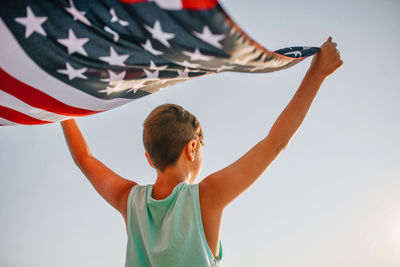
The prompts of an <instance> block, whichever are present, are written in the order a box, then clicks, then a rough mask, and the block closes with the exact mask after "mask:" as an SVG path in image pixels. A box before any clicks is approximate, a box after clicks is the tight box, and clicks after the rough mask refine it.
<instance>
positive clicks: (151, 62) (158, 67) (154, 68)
mask: <svg viewBox="0 0 400 267" xmlns="http://www.w3.org/2000/svg"><path fill="white" fill-rule="evenodd" d="M167 67H168V66H167V65H164V66H157V65H156V64H154V62H153V60H150V67H149V68H150V69H151V70H165V69H166V68H167Z"/></svg>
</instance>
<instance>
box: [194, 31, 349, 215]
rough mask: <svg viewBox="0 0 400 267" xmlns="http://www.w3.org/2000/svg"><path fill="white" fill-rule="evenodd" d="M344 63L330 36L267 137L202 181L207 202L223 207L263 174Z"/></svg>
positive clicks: (202, 190)
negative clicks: (318, 94) (325, 81)
mask: <svg viewBox="0 0 400 267" xmlns="http://www.w3.org/2000/svg"><path fill="white" fill-rule="evenodd" d="M342 64H343V62H342V60H341V59H340V55H339V52H338V51H337V50H336V44H335V43H333V42H332V39H331V37H330V38H329V39H328V41H327V42H325V43H324V44H323V45H322V47H321V50H320V52H319V53H318V54H317V55H315V56H314V58H313V60H312V63H311V66H310V68H309V70H308V71H307V73H306V75H305V77H304V79H303V81H302V83H301V85H300V87H299V89H298V90H297V92H296V93H295V95H294V96H293V98H292V99H291V101H290V102H289V104H288V105H287V107H286V108H285V109H284V110H283V112H282V113H281V114H280V116H279V117H278V119H277V120H276V122H275V123H274V125H273V126H272V128H271V130H270V132H269V133H268V135H267V137H266V138H264V139H263V140H261V141H260V142H259V143H258V144H257V145H255V146H254V147H253V148H252V149H251V150H250V151H248V152H247V153H246V154H244V155H243V156H242V157H241V158H240V159H238V160H237V161H236V162H234V163H233V164H231V165H229V166H228V167H226V168H224V169H222V170H220V171H218V172H216V173H213V174H211V175H209V176H208V177H206V178H205V179H203V180H202V181H201V182H200V185H199V186H200V193H201V195H202V196H204V197H205V198H207V201H205V203H209V205H210V206H213V207H214V208H216V209H219V210H223V209H224V208H225V207H226V205H228V204H229V203H230V202H231V201H232V200H233V199H235V198H236V197H237V196H238V195H240V194H241V193H242V192H243V191H245V190H246V189H247V188H248V187H249V186H250V185H251V184H253V183H254V181H256V180H257V178H258V177H260V176H261V174H262V173H263V172H264V171H265V170H266V169H267V168H268V166H269V165H270V164H271V163H272V162H273V160H274V159H275V158H276V157H277V156H278V155H279V153H280V152H281V151H282V150H283V149H284V148H285V147H286V146H287V144H288V143H289V141H290V139H291V138H292V137H293V135H294V134H295V133H296V131H297V130H298V128H299V127H300V125H301V123H302V122H303V120H304V118H305V116H306V114H307V112H308V110H309V108H310V106H311V104H312V102H313V100H314V97H315V95H316V94H317V92H318V90H319V88H320V86H321V84H322V82H323V81H324V79H325V78H326V77H327V76H328V75H330V74H331V73H333V72H334V71H335V70H336V69H337V68H339V67H340V66H341V65H342ZM203 193H204V194H203Z"/></svg>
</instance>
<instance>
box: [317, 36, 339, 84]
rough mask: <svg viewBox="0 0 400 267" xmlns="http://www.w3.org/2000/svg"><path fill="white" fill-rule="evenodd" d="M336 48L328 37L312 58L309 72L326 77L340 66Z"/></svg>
mask: <svg viewBox="0 0 400 267" xmlns="http://www.w3.org/2000/svg"><path fill="white" fill-rule="evenodd" d="M336 46H337V44H336V43H334V42H332V37H329V38H328V40H327V41H326V42H325V43H324V44H323V45H322V46H321V49H320V51H319V52H318V53H317V54H316V55H315V56H314V58H313V60H312V62H311V66H310V70H311V71H313V72H316V73H318V74H321V75H323V76H324V77H326V76H329V75H330V74H332V73H333V72H335V70H337V69H338V68H339V67H340V66H342V65H343V61H342V59H341V58H340V53H339V51H338V50H337V49H336Z"/></svg>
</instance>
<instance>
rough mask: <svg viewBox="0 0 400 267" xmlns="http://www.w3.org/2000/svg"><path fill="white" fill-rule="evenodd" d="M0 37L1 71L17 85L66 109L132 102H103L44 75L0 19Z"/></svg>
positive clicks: (128, 100) (103, 108)
mask: <svg viewBox="0 0 400 267" xmlns="http://www.w3.org/2000/svg"><path fill="white" fill-rule="evenodd" d="M0 34H1V45H0V64H1V68H3V69H4V70H5V71H6V72H7V73H9V74H10V75H11V76H13V77H14V78H16V79H18V80H20V81H21V82H23V83H26V84H29V85H30V86H32V87H34V88H37V89H39V90H41V91H43V92H44V93H46V94H48V95H50V96H52V97H54V98H56V99H58V100H59V101H61V102H63V103H65V104H67V105H70V106H73V107H78V108H83V109H89V110H93V111H103V110H107V109H111V108H114V107H117V106H120V105H123V104H126V103H128V102H131V101H132V100H133V99H123V98H116V99H111V100H105V99H100V98H97V97H94V96H92V95H89V94H87V93H85V92H82V91H80V90H77V89H75V88H73V87H71V86H69V85H68V84H65V83H63V82H61V81H59V80H57V79H56V78H54V77H53V76H51V75H49V74H47V73H46V72H45V71H43V70H42V69H41V68H40V67H39V66H38V65H36V64H35V63H34V62H33V61H32V59H31V58H30V57H29V56H28V55H27V54H26V53H25V52H24V50H23V49H22V48H21V47H20V46H19V44H18V42H17V41H16V39H15V38H14V36H13V35H12V34H11V32H10V31H9V30H8V28H7V26H6V25H5V24H4V22H3V19H0ZM42 38H46V37H42Z"/></svg>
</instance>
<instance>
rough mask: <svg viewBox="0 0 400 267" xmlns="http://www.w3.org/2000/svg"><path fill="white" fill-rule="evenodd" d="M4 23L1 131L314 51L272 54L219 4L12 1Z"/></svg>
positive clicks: (287, 62) (264, 67) (280, 64)
mask: <svg viewBox="0 0 400 267" xmlns="http://www.w3.org/2000/svg"><path fill="white" fill-rule="evenodd" d="M0 14H1V21H0V36H1V40H2V44H1V46H0V64H1V69H0V125H20V124H25V125H34V124H45V123H51V122H56V121H60V120H64V119H67V118H70V117H76V116H86V115H90V114H95V113H99V112H103V111H106V110H109V109H112V108H114V107H117V106H120V105H123V104H125V103H128V102H131V101H133V100H135V99H137V98H140V97H143V96H146V95H148V94H151V93H154V92H157V91H159V90H160V89H163V88H165V87H168V86H170V85H173V84H176V83H179V82H182V81H185V80H188V79H191V78H195V77H199V76H202V75H206V74H211V73H219V72H223V71H236V72H271V71H276V70H281V69H284V68H288V67H290V66H293V65H294V64H296V63H298V62H300V61H302V60H303V59H304V58H306V57H308V56H311V55H313V54H315V53H316V52H318V49H319V48H317V47H290V48H284V49H280V50H277V51H275V52H273V51H269V50H267V49H265V48H264V47H262V46H261V45H259V44H258V43H257V42H255V41H254V40H252V39H251V38H250V37H249V36H247V35H246V34H245V33H244V32H243V31H242V30H241V29H240V28H239V27H238V26H237V25H236V24H235V23H234V22H233V21H232V19H231V18H230V17H229V16H228V15H227V14H226V13H225V11H224V10H223V9H222V7H221V6H220V5H219V3H218V2H217V1H216V0H198V1H196V0H154V1H146V0H120V1H119V0H96V1H94V0H69V1H62V0H54V1H42V0H30V1H28V0H18V1H3V3H2V8H1V10H0Z"/></svg>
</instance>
